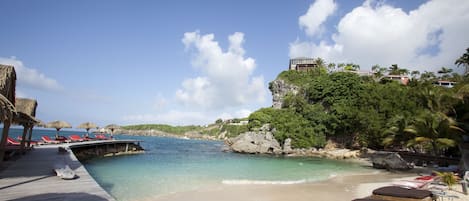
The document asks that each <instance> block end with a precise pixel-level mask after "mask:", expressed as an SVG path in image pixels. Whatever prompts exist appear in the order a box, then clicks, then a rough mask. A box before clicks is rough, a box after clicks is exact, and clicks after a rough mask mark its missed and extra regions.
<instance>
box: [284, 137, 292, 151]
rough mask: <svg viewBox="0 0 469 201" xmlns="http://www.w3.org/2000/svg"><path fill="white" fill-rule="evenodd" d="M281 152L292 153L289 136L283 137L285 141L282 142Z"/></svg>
mask: <svg viewBox="0 0 469 201" xmlns="http://www.w3.org/2000/svg"><path fill="white" fill-rule="evenodd" d="M283 153H284V154H291V153H293V149H292V148H291V139H290V138H287V139H285V142H284V143H283Z"/></svg>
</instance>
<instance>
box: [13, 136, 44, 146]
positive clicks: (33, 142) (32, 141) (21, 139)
mask: <svg viewBox="0 0 469 201" xmlns="http://www.w3.org/2000/svg"><path fill="white" fill-rule="evenodd" d="M17 139H18V140H19V141H23V138H22V137H21V136H18V138H17ZM25 142H26V143H27V142H29V143H30V144H32V145H37V144H39V142H38V141H35V140H25Z"/></svg>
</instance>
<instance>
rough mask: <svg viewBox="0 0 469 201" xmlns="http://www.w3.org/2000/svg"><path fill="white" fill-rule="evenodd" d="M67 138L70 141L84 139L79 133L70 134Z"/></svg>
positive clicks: (81, 140)
mask: <svg viewBox="0 0 469 201" xmlns="http://www.w3.org/2000/svg"><path fill="white" fill-rule="evenodd" d="M69 139H70V141H72V142H83V140H84V139H83V138H81V137H80V136H79V135H70V137H69Z"/></svg>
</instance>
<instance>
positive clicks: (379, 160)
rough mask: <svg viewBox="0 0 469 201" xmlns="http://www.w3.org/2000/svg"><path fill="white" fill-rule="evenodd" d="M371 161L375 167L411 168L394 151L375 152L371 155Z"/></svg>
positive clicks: (391, 168)
mask: <svg viewBox="0 0 469 201" xmlns="http://www.w3.org/2000/svg"><path fill="white" fill-rule="evenodd" d="M371 162H372V163H373V167H374V168H377V169H387V170H409V169H412V168H413V166H412V165H410V164H409V163H408V162H407V161H405V160H404V159H403V158H402V157H401V156H400V155H399V154H398V153H396V152H384V151H380V152H375V153H373V154H372V155H371Z"/></svg>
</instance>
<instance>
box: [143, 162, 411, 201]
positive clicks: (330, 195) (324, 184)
mask: <svg viewBox="0 0 469 201" xmlns="http://www.w3.org/2000/svg"><path fill="white" fill-rule="evenodd" d="M414 176H418V174H417V173H416V172H386V171H383V170H375V169H370V170H369V171H367V172H364V173H350V174H341V175H337V176H335V177H332V178H329V179H327V180H323V181H317V182H307V183H299V184H236V185H230V184H222V185H217V186H211V187H206V188H203V189H198V190H194V191H187V192H177V193H172V194H167V195H161V196H157V197H152V198H145V199H142V201H144V200H156V201H184V200H194V201H196V200H200V201H202V200H203V201H216V200H228V201H231V200H232V201H239V200H246V201H251V200H252V201H254V200H255V201H285V200H297V201H303V200H304V201H307V200H308V201H310V200H328V201H344V200H352V199H355V198H362V197H366V196H369V195H371V193H372V191H373V189H376V188H379V187H382V186H386V185H388V184H390V183H391V182H392V181H393V180H396V179H403V178H409V177H414Z"/></svg>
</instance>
